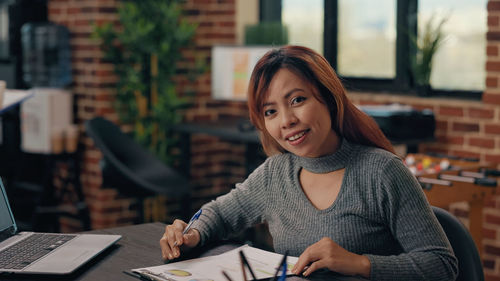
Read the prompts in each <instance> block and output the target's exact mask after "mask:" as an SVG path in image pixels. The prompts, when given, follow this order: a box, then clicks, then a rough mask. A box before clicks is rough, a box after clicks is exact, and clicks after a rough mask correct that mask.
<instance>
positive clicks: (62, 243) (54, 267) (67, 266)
mask: <svg viewBox="0 0 500 281" xmlns="http://www.w3.org/2000/svg"><path fill="white" fill-rule="evenodd" d="M17 230H18V229H17V225H16V221H15V219H14V215H13V212H12V210H11V208H10V205H9V201H8V198H7V193H6V191H5V188H4V186H3V183H2V181H1V180H0V273H2V272H10V273H38V274H69V273H71V272H73V271H74V270H76V269H77V268H78V267H80V266H81V265H83V264H84V263H86V262H87V261H89V260H90V259H92V258H93V257H94V256H96V255H98V254H99V253H100V252H102V251H103V250H104V249H106V248H108V247H109V246H111V245H113V244H114V243H115V242H116V241H118V240H119V239H120V238H121V236H120V235H96V234H56V233H34V232H20V233H17ZM44 240H45V241H44ZM44 242H46V243H49V244H48V245H47V244H45V245H44V246H43V247H42V243H44ZM30 243H31V246H30ZM23 244H24V245H23ZM33 245H35V246H33ZM33 247H35V248H37V249H36V251H35V250H34V248H33ZM22 249H27V250H22ZM34 252H35V253H34ZM28 254H31V255H30V256H28Z"/></svg>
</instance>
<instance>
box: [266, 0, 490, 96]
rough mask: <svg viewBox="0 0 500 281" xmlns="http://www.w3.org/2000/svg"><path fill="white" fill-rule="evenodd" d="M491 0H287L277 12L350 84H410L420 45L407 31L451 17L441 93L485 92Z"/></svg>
mask: <svg viewBox="0 0 500 281" xmlns="http://www.w3.org/2000/svg"><path fill="white" fill-rule="evenodd" d="M268 1H270V0H268ZM278 1H280V0H278ZM262 2H264V1H261V3H262ZM486 6H487V0H474V1H470V0H440V1H435V0H378V1H373V0H326V1H325V0H309V1H300V0H281V10H280V11H279V12H280V15H279V16H277V17H276V18H278V19H279V18H281V20H282V22H283V23H284V24H286V25H287V26H288V29H289V39H290V40H289V41H290V44H300V45H305V46H308V47H311V48H313V49H315V50H317V51H318V52H320V53H322V54H323V55H324V56H325V57H326V58H327V59H328V60H329V61H330V63H331V64H332V66H333V67H334V68H335V69H336V70H337V72H338V73H339V75H340V76H342V77H343V79H344V81H345V82H346V86H347V87H349V88H355V89H367V90H384V91H397V92H411V91H412V86H413V85H412V78H411V76H410V58H411V56H414V55H415V50H412V47H411V44H410V41H409V40H410V39H409V37H408V34H417V32H418V30H419V26H422V25H423V24H424V23H425V22H426V21H427V20H429V19H430V17H432V16H433V15H434V16H435V17H436V18H442V17H448V20H447V21H446V23H445V25H444V32H445V33H446V39H445V42H444V43H443V45H442V48H441V49H440V50H439V51H438V53H436V55H435V57H434V68H433V72H432V76H431V85H432V87H433V89H434V90H436V92H437V93H438V94H440V95H451V96H460V97H464V98H473V99H479V98H480V97H481V93H482V91H483V90H484V88H485V85H484V83H485V77H486V73H485V67H484V65H485V61H486V54H485V53H486V52H485V50H486V39H485V38H486V36H485V34H486V28H487V22H486V20H487V11H486ZM320 9H322V11H320ZM321 13H323V16H322V15H321ZM319 21H323V24H322V25H320V24H319ZM321 42H322V44H323V46H322V47H321V46H320V45H321Z"/></svg>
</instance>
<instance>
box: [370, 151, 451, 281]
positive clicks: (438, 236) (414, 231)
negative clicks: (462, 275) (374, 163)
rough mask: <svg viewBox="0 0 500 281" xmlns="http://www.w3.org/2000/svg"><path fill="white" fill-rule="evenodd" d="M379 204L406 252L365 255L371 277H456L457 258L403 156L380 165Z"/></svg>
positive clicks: (385, 218)
mask: <svg viewBox="0 0 500 281" xmlns="http://www.w3.org/2000/svg"><path fill="white" fill-rule="evenodd" d="M379 176H380V181H379V186H377V192H378V195H377V197H378V198H377V199H378V200H377V204H378V208H379V209H380V213H381V214H382V216H383V219H384V220H385V221H386V222H387V226H388V228H389V229H390V231H391V233H392V234H393V236H394V237H395V239H396V240H397V241H398V242H399V244H400V246H401V248H402V249H403V253H402V254H399V255H393V256H377V255H369V254H367V255H366V256H367V257H368V258H369V260H370V262H371V275H370V277H371V279H372V280H455V278H456V277H457V275H458V265H457V263H458V262H457V259H456V258H455V256H454V254H453V250H452V248H451V245H450V243H449V242H448V239H447V237H446V234H445V233H444V231H443V229H442V227H441V225H440V224H439V222H438V220H437V218H436V217H435V215H434V213H433V211H432V209H431V208H430V205H429V204H428V202H427V199H426V197H425V195H424V193H423V191H422V188H421V187H420V185H419V183H418V182H417V180H416V178H415V177H414V176H413V175H412V174H411V173H410V171H409V170H408V169H407V168H406V167H405V166H404V164H403V163H402V161H401V160H399V159H395V158H392V159H391V160H390V161H388V163H386V165H385V166H384V167H383V168H382V169H381V173H380V174H379Z"/></svg>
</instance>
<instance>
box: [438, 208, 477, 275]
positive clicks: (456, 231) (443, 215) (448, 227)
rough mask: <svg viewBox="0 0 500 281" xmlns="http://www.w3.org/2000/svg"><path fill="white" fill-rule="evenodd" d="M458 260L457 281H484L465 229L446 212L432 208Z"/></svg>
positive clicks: (469, 236)
mask: <svg viewBox="0 0 500 281" xmlns="http://www.w3.org/2000/svg"><path fill="white" fill-rule="evenodd" d="M432 210H433V211H434V214H435V215H436V217H437V219H438V221H439V223H440V224H441V226H442V227H443V229H444V232H445V233H446V236H447V237H448V240H449V241H450V244H451V247H452V248H453V252H454V253H455V256H456V257H457V259H458V277H457V279H456V280H457V281H484V273H483V265H482V262H481V259H480V257H479V252H478V250H477V248H476V245H475V244H474V240H472V236H471V235H470V234H469V232H468V231H467V228H465V226H464V225H463V224H462V223H461V222H460V221H459V220H458V219H457V218H456V217H454V216H453V215H452V214H450V213H448V212H447V211H446V210H444V209H441V208H438V207H434V206H433V207H432Z"/></svg>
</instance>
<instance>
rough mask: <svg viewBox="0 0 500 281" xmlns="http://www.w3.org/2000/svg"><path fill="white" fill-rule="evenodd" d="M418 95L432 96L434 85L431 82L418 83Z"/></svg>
mask: <svg viewBox="0 0 500 281" xmlns="http://www.w3.org/2000/svg"><path fill="white" fill-rule="evenodd" d="M415 88H416V90H417V95H419V96H421V97H430V96H432V87H431V85H429V84H426V85H416V86H415Z"/></svg>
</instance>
